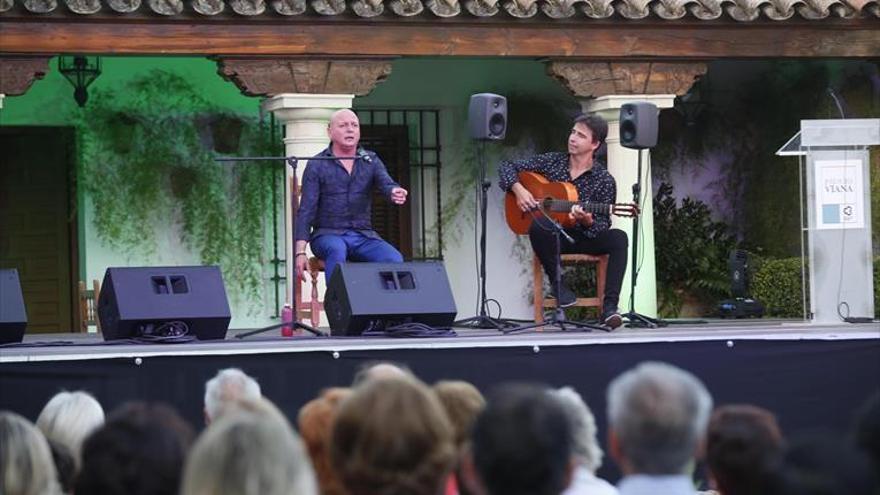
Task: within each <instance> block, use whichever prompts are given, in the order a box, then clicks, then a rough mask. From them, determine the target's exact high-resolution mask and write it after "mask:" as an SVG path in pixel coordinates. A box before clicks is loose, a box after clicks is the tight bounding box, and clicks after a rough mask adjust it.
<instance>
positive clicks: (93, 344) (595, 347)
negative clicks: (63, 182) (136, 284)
mask: <svg viewBox="0 0 880 495" xmlns="http://www.w3.org/2000/svg"><path fill="white" fill-rule="evenodd" d="M322 330H326V329H322ZM246 331H247V330H232V331H230V332H229V333H228V335H227V338H226V339H225V340H222V341H210V342H191V343H185V344H131V343H119V342H121V341H116V342H110V343H105V342H103V340H102V339H101V337H100V336H99V335H96V334H42V335H40V334H37V335H28V336H26V337H25V343H24V344H23V345H19V346H16V347H3V348H0V410H3V409H9V410H12V411H16V412H18V413H19V414H22V415H24V416H25V417H28V418H31V419H36V417H37V415H38V414H39V413H40V410H41V409H42V407H43V406H44V405H45V403H46V401H47V400H48V399H49V398H50V397H52V395H54V394H55V393H57V392H58V391H60V390H87V391H89V392H91V393H92V394H94V395H95V397H97V398H98V400H99V401H100V402H101V404H102V405H103V406H104V408H105V410H107V411H111V410H113V408H115V407H116V406H118V405H119V404H122V403H124V402H126V401H128V400H147V401H159V402H164V403H168V404H171V405H173V406H174V407H175V408H176V409H177V410H178V411H179V412H180V413H181V414H182V415H183V417H184V418H186V419H187V420H188V421H189V422H190V423H191V424H193V425H199V424H201V422H202V414H203V413H202V410H203V406H204V405H203V397H204V387H205V382H206V381H207V380H208V379H210V378H211V377H212V376H214V375H215V374H216V373H217V370H219V369H222V368H227V367H237V368H241V369H242V370H244V371H245V372H246V373H248V374H249V375H251V376H253V377H255V378H256V379H257V381H258V382H259V383H260V387H261V389H262V390H263V393H264V394H265V395H266V396H267V397H269V398H271V399H272V401H273V402H275V403H276V404H277V405H278V406H279V408H281V410H282V411H284V412H285V414H287V416H288V417H289V418H296V415H297V413H298V411H299V408H300V407H302V405H303V404H305V403H306V402H308V401H309V400H311V399H312V398H314V397H316V396H317V394H319V393H320V391H321V390H322V389H324V388H326V387H339V386H348V385H350V384H351V380H352V377H353V376H354V375H355V374H356V373H357V371H358V370H359V369H360V368H361V367H362V366H364V365H365V364H367V363H370V362H374V361H394V362H399V363H403V364H406V365H407V366H409V367H410V368H411V369H412V370H413V372H414V373H415V374H416V375H417V376H418V377H420V378H421V379H423V380H424V381H425V382H427V383H434V382H435V381H437V380H450V379H452V380H466V381H468V382H471V383H473V384H474V385H476V386H477V387H478V388H479V389H480V390H483V391H484V392H488V391H490V390H492V388H493V387H495V386H496V385H497V384H500V383H504V382H509V381H527V382H538V383H545V384H549V385H551V386H555V387H558V386H563V385H568V386H572V387H574V388H575V389H576V390H577V391H578V392H580V394H581V395H582V396H583V397H584V400H586V401H587V403H588V404H590V406H591V407H592V408H593V411H594V412H595V413H596V417H597V423H598V425H599V429H600V436H602V435H604V427H605V419H604V410H605V407H606V404H605V391H606V389H607V386H608V383H610V382H611V380H612V379H613V378H614V377H616V376H618V375H619V374H620V373H622V372H623V371H625V370H627V369H630V368H631V367H633V366H635V365H637V364H638V363H640V362H643V361H664V362H668V363H671V364H674V365H676V366H679V367H682V368H684V369H687V370H689V371H691V372H693V373H694V374H695V375H696V376H698V377H700V379H701V380H703V381H704V383H706V385H707V387H708V388H709V389H710V390H711V391H712V395H713V397H714V399H715V403H716V404H730V403H749V404H757V405H760V406H761V407H765V408H767V409H769V410H771V411H774V412H775V413H776V414H777V415H778V417H779V420H780V424H782V425H783V428H784V430H785V431H786V432H797V431H809V430H815V429H817V428H821V429H830V430H831V431H833V432H835V434H841V435H844V434H846V433H847V431H848V430H847V429H848V428H849V422H850V420H851V417H852V412H853V411H855V410H856V408H857V407H858V406H859V405H860V404H862V403H863V402H864V400H865V399H866V398H867V397H868V396H869V395H870V394H871V393H875V392H876V391H877V389H878V385H880V381H878V377H880V325H878V324H876V323H874V324H858V325H853V324H840V325H812V324H806V323H804V322H802V321H792V320H710V321H707V322H705V323H700V324H681V325H678V324H676V325H671V326H668V327H665V328H658V329H651V330H646V329H630V328H620V329H618V330H616V331H614V332H612V333H606V332H601V331H593V332H579V331H574V330H570V331H565V332H563V331H559V330H555V329H551V328H547V329H545V330H544V331H542V332H536V331H529V332H524V333H516V334H510V335H504V334H502V333H500V332H497V331H494V330H481V329H476V330H475V329H457V333H458V336H457V337H445V338H386V337H326V338H323V337H313V336H304V337H294V338H282V337H280V335H279V331H278V330H272V331H270V332H267V333H266V334H262V335H257V336H253V337H250V338H248V339H238V338H236V335H239V334H241V333H244V332H246ZM605 476H606V477H609V476H610V477H611V478H612V479H614V477H615V474H614V473H605Z"/></svg>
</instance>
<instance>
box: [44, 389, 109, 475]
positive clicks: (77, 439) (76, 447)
mask: <svg viewBox="0 0 880 495" xmlns="http://www.w3.org/2000/svg"><path fill="white" fill-rule="evenodd" d="M103 424H104V409H103V408H102V407H101V403H99V402H98V401H97V400H96V399H95V398H94V397H92V396H91V395H90V394H88V393H87V392H83V391H80V390H77V391H74V392H59V393H57V394H55V396H53V397H52V398H51V399H49V402H47V403H46V405H45V406H43V410H42V411H41V412H40V415H39V417H37V428H39V429H40V431H42V432H43V435H46V438H47V439H49V440H52V441H53V442H58V443H60V444H62V445H64V446H65V447H67V448H68V450H70V453H71V454H72V455H73V461H74V465H75V466H77V468H79V466H80V464H81V461H82V455H81V453H82V444H83V441H84V440H85V439H86V437H87V436H89V434H91V433H92V432H93V431H95V430H97V429H98V428H100V427H101V426H102V425H103Z"/></svg>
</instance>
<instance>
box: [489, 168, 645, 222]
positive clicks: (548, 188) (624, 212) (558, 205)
mask: <svg viewBox="0 0 880 495" xmlns="http://www.w3.org/2000/svg"><path fill="white" fill-rule="evenodd" d="M519 183H520V184H522V185H523V187H525V188H526V189H527V190H528V191H529V192H530V193H532V196H534V197H535V199H536V200H537V201H538V208H537V210H536V211H532V212H529V211H522V210H520V209H519V206H517V204H516V195H515V194H513V193H512V192H508V193H507V196H506V197H505V198H504V215H505V216H506V217H507V225H508V226H510V230H512V231H513V232H514V233H516V234H520V235H523V234H528V232H529V227H531V225H532V220H534V218H535V217H534V215H538V216H540V215H542V214H544V215H549V216H550V217H552V218H553V219H554V220H556V221H557V222H559V223H560V224H561V225H562V226H563V227H565V228H570V227H574V226H575V225H576V223H577V221H576V220H574V219H573V218H571V217H569V215H568V214H569V212H570V211H571V207H572V206H574V205H581V207H582V208H583V209H584V211H586V212H587V213H601V214H606V215H616V216H619V217H635V216H637V215H638V214H639V208H638V206H636V205H634V204H623V203H591V202H585V201H579V200H578V199H579V198H578V192H577V188H576V187H574V184H572V183H570V182H550V181H549V180H547V179H546V178H545V177H544V176H543V175H541V174H539V173H536V172H520V173H519Z"/></svg>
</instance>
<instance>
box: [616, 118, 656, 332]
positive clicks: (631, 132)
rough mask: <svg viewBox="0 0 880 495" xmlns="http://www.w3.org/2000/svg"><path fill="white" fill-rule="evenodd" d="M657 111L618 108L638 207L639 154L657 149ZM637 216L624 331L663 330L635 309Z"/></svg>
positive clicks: (633, 227)
mask: <svg viewBox="0 0 880 495" xmlns="http://www.w3.org/2000/svg"><path fill="white" fill-rule="evenodd" d="M658 123H659V110H658V109H657V106H656V105H654V104H653V103H649V102H646V101H637V102H633V103H625V104H624V105H622V106H621V107H620V145H621V146H623V147H624V148H631V149H635V150H638V153H639V165H638V170H637V174H638V175H637V176H636V177H637V178H636V182H635V184H633V186H632V193H633V199H632V200H633V203H635V204H636V205H639V206H641V204H642V150H644V149H646V148H653V147H654V146H656V145H657V126H658ZM638 253H639V216H638V215H636V216H634V217H633V226H632V255H631V256H630V263H631V264H632V266H631V267H630V273H631V274H632V278H631V280H630V293H629V311H627V312H626V313H624V314H623V315H622V316H623V317H624V318H626V319H627V321H628V323H627V326H628V327H641V328H657V327H661V326H666V322H664V321H662V320H658V319H656V318H651V317H649V316H645V315H643V314H641V313H638V312H637V311H636V309H635V306H636V283H637V280H638V277H639V266H638Z"/></svg>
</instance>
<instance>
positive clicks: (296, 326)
mask: <svg viewBox="0 0 880 495" xmlns="http://www.w3.org/2000/svg"><path fill="white" fill-rule="evenodd" d="M286 326H291V327H293V328H294V330H296V329H300V330H305V331H307V332H309V333H311V334H313V335H316V336H318V337H326V336H327V334H326V333H324V332H322V331H320V330H317V329H315V328H312V327H310V326H308V325H306V324H305V323H300V322H298V321H296V320H294V321H283V322H281V323H274V324H272V325H269V326H268V327H263V328H258V329H256V330H251V331H250V332H245V333H240V334H238V335H236V336H235V338H237V339H246V338H248V337H250V336H252V335H259V334H261V333H266V332H268V331H270V330H275V329H276V328H281V327H286Z"/></svg>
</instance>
